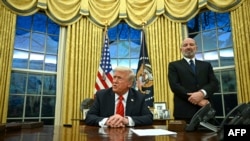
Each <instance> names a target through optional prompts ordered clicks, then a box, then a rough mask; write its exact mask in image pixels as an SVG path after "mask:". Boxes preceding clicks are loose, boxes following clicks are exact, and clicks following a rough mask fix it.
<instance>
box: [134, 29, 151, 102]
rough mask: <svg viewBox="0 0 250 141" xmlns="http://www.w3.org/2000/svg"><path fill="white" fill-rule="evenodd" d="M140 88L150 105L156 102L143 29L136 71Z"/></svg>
mask: <svg viewBox="0 0 250 141" xmlns="http://www.w3.org/2000/svg"><path fill="white" fill-rule="evenodd" d="M136 80H137V81H136V82H137V88H138V90H139V91H140V92H141V93H142V94H145V95H146V99H145V100H146V103H147V105H148V106H149V107H153V104H154V87H153V74H152V68H151V64H150V61H149V58H148V51H147V45H146V41H145V33H144V30H142V31H141V50H140V56H139V62H138V67H137V72H136Z"/></svg>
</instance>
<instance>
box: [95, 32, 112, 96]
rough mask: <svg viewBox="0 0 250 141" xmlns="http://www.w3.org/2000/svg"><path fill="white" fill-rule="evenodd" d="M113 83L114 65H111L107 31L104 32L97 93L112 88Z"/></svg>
mask: <svg viewBox="0 0 250 141" xmlns="http://www.w3.org/2000/svg"><path fill="white" fill-rule="evenodd" d="M112 81H113V72H112V65H111V63H110V52H109V39H108V34H107V30H106V31H105V32H104V45H103V47H102V56H101V62H100V66H99V69H98V73H97V78H96V83H95V93H96V91H98V90H100V89H106V88H110V87H111V86H112Z"/></svg>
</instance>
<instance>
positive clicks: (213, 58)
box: [204, 51, 219, 67]
mask: <svg viewBox="0 0 250 141" xmlns="http://www.w3.org/2000/svg"><path fill="white" fill-rule="evenodd" d="M204 59H205V60H206V61H208V62H210V63H211V64H212V66H213V67H218V66H219V63H218V52H217V51H211V52H205V53H204Z"/></svg>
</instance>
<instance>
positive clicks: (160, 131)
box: [131, 129, 177, 136]
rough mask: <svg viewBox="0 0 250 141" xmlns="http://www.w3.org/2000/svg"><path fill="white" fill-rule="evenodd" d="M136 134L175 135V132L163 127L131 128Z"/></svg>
mask: <svg viewBox="0 0 250 141" xmlns="http://www.w3.org/2000/svg"><path fill="white" fill-rule="evenodd" d="M131 131H132V132H134V133H135V134H137V135H138V136H158V135H176V134H177V133H176V132H173V131H168V130H164V129H131Z"/></svg>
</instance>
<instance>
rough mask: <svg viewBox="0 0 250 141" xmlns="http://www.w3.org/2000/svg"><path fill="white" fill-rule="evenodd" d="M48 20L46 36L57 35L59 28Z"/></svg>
mask: <svg viewBox="0 0 250 141" xmlns="http://www.w3.org/2000/svg"><path fill="white" fill-rule="evenodd" d="M47 20H48V34H54V35H59V32H60V26H59V25H57V24H56V23H54V22H53V21H52V20H51V19H49V18H47Z"/></svg>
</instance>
